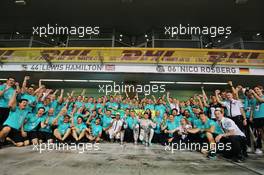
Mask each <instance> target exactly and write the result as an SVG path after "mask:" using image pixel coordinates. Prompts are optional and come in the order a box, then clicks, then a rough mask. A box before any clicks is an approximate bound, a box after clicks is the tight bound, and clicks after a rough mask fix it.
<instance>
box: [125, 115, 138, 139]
mask: <svg viewBox="0 0 264 175" xmlns="http://www.w3.org/2000/svg"><path fill="white" fill-rule="evenodd" d="M123 119H124V123H125V137H126V141H127V142H134V144H137V141H138V137H139V125H138V119H137V117H136V114H135V111H130V114H129V116H126V117H125V118H123Z"/></svg>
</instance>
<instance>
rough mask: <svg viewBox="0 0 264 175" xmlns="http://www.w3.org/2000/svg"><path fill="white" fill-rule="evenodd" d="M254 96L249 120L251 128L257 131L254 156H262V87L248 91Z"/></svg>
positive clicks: (263, 129)
mask: <svg viewBox="0 0 264 175" xmlns="http://www.w3.org/2000/svg"><path fill="white" fill-rule="evenodd" d="M249 92H250V93H251V94H253V95H254V97H255V100H254V102H253V106H254V110H252V114H251V117H250V120H251V121H253V126H254V128H255V129H256V130H257V141H256V142H257V144H256V151H255V153H256V154H259V155H261V154H263V152H262V150H261V149H262V138H263V134H264V133H263V131H264V95H263V87H262V86H255V87H254V90H250V91H249Z"/></svg>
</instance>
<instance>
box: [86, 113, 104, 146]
mask: <svg viewBox="0 0 264 175" xmlns="http://www.w3.org/2000/svg"><path fill="white" fill-rule="evenodd" d="M100 123H101V119H100V118H96V120H95V124H92V125H91V127H90V128H89V131H88V133H86V136H87V138H88V139H89V140H90V141H92V142H99V141H100V140H101V137H102V132H103V127H102V126H101V125H100Z"/></svg>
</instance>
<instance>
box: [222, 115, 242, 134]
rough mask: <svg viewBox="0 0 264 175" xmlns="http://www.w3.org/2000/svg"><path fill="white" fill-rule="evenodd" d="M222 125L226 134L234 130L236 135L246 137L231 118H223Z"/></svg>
mask: <svg viewBox="0 0 264 175" xmlns="http://www.w3.org/2000/svg"><path fill="white" fill-rule="evenodd" d="M220 125H221V127H222V129H223V130H224V132H225V133H227V132H228V131H230V130H234V134H235V135H238V136H243V137H246V136H245V134H244V133H243V132H242V131H241V130H240V129H239V128H238V126H237V125H236V124H235V122H234V121H233V120H232V119H230V118H226V117H223V118H222V120H221V121H220Z"/></svg>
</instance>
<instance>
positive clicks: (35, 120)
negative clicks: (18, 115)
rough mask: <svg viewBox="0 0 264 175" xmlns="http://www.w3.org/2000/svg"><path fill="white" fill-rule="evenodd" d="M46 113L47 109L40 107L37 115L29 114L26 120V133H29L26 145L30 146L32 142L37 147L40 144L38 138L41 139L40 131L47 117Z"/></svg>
mask: <svg viewBox="0 0 264 175" xmlns="http://www.w3.org/2000/svg"><path fill="white" fill-rule="evenodd" d="M44 113H45V108H43V107H40V108H39V109H38V112H37V113H36V114H33V113H31V114H29V115H28V116H27V118H26V121H25V123H24V128H23V129H24V131H25V132H26V133H27V137H26V138H25V141H24V144H25V146H26V145H29V144H30V141H31V142H32V143H33V144H34V145H36V144H38V138H39V131H38V129H39V128H40V124H41V122H42V121H43V120H45V117H44V116H43V115H44Z"/></svg>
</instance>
